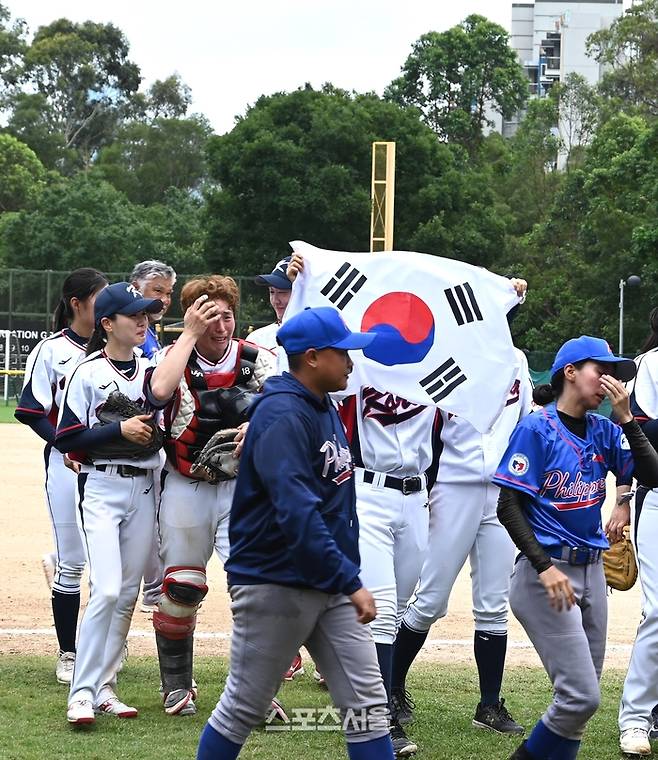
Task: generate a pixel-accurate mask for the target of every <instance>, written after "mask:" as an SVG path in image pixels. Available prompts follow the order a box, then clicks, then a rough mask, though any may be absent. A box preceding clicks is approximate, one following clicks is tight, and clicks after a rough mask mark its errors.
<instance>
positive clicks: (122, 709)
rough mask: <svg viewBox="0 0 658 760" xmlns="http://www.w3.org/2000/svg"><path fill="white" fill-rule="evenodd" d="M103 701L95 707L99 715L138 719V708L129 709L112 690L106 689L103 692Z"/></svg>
mask: <svg viewBox="0 0 658 760" xmlns="http://www.w3.org/2000/svg"><path fill="white" fill-rule="evenodd" d="M102 697H103V700H102V702H100V703H99V704H98V705H96V707H95V712H97V713H98V714H99V715H115V716H116V717H117V718H136V717H137V715H138V711H137V708H136V707H129V706H128V705H127V704H125V703H124V702H122V701H121V700H120V699H119V697H117V695H116V694H115V693H114V692H113V691H112V689H109V688H105V689H103V691H102Z"/></svg>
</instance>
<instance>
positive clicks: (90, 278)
mask: <svg viewBox="0 0 658 760" xmlns="http://www.w3.org/2000/svg"><path fill="white" fill-rule="evenodd" d="M107 284H108V281H107V278H106V277H105V275H104V274H103V273H102V272H99V270H98V269H92V268H91V267H83V268H82V269H75V270H74V271H73V272H71V274H69V275H68V277H67V278H66V279H65V280H64V282H63V283H62V297H61V298H60V301H59V303H58V304H57V308H56V309H55V311H54V313H53V331H54V332H59V331H60V330H63V329H64V328H65V327H68V325H69V324H70V323H71V322H72V321H73V317H74V313H73V309H72V308H71V299H72V298H77V299H78V300H79V301H86V300H87V298H89V297H90V296H93V295H94V293H96V292H98V291H99V290H100V289H101V288H104V287H105V286H106V285H107Z"/></svg>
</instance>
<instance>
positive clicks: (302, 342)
mask: <svg viewBox="0 0 658 760" xmlns="http://www.w3.org/2000/svg"><path fill="white" fill-rule="evenodd" d="M375 337H376V334H375V333H361V332H352V331H351V330H350V328H349V327H348V326H347V325H346V324H345V322H344V321H343V318H342V317H341V316H340V313H339V312H338V310H337V309H332V308H331V306H319V307H317V308H316V309H311V308H307V309H304V311H300V312H299V314H295V316H294V317H291V318H290V319H289V320H288V321H287V322H284V323H283V325H282V326H281V327H280V328H279V331H278V332H277V334H276V340H277V343H278V344H279V345H280V346H283V348H284V350H285V352H286V353H287V354H288V355H289V356H291V355H293V354H303V353H304V351H308V349H309V348H315V349H317V350H318V351H320V350H322V349H323V348H342V349H345V350H353V349H358V348H365V347H366V346H367V345H368V344H369V343H372V341H373V340H374V339H375Z"/></svg>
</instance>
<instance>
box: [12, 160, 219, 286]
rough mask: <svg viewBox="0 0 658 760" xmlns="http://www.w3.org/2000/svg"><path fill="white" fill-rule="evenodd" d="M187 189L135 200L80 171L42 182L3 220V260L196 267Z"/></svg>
mask: <svg viewBox="0 0 658 760" xmlns="http://www.w3.org/2000/svg"><path fill="white" fill-rule="evenodd" d="M199 206H200V204H199V202H198V201H195V200H194V199H192V198H190V197H189V196H188V195H187V194H179V193H177V192H176V191H170V193H169V194H168V195H167V197H166V198H165V199H164V203H162V204H157V205H155V206H151V207H149V208H143V207H142V206H137V205H134V204H132V203H130V201H129V200H128V199H127V198H126V196H125V195H124V194H123V193H121V192H119V191H118V190H116V189H115V188H114V187H112V185H110V184H109V183H107V182H103V181H101V180H98V179H95V178H93V177H88V176H85V175H84V174H82V173H81V174H79V175H78V176H76V177H75V178H73V179H71V180H66V179H61V180H60V181H59V182H57V183H55V184H53V185H50V186H49V187H47V188H46V189H45V190H44V192H43V193H42V194H41V197H40V201H39V204H38V206H37V207H36V208H34V209H31V210H25V211H21V212H19V213H17V214H13V215H10V217H11V218H10V219H9V221H8V222H7V224H5V225H3V228H2V234H3V240H2V244H0V249H4V251H5V255H6V263H7V265H8V266H12V267H19V268H26V269H62V270H68V269H75V268H76V267H80V266H95V267H98V268H99V269H101V270H104V271H108V272H121V271H124V272H129V271H130V270H131V269H132V267H133V265H134V264H135V263H136V262H137V261H142V260H144V259H153V258H158V259H159V258H163V259H165V260H166V261H167V262H168V263H170V264H172V265H173V266H175V267H176V268H177V269H178V271H181V272H195V271H199V270H200V269H203V270H205V269H206V268H207V267H205V266H202V264H203V260H202V256H201V251H202V239H203V238H202V236H203V230H202V227H201V210H200V208H199Z"/></svg>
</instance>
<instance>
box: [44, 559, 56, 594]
mask: <svg viewBox="0 0 658 760" xmlns="http://www.w3.org/2000/svg"><path fill="white" fill-rule="evenodd" d="M41 567H42V568H43V574H44V575H45V576H46V583H47V584H48V589H49V591H52V590H53V581H54V580H55V573H56V572H57V557H56V556H55V555H54V554H44V555H43V557H41Z"/></svg>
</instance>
